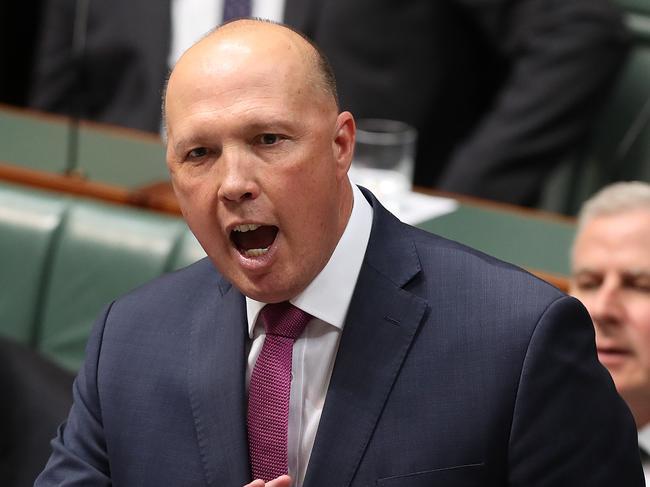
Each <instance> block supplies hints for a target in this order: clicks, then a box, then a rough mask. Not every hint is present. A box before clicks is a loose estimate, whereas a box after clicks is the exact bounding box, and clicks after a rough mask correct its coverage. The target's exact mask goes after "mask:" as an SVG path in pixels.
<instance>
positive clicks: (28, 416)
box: [0, 339, 73, 487]
mask: <svg viewBox="0 0 650 487" xmlns="http://www.w3.org/2000/svg"><path fill="white" fill-rule="evenodd" d="M72 379H73V376H72V374H70V373H69V372H67V371H65V370H63V369H61V368H59V367H58V366H57V365H55V364H54V363H52V362H50V361H48V360H46V359H45V358H43V357H41V356H40V355H38V354H37V353H35V352H34V351H33V350H30V349H28V348H26V347H24V346H23V345H19V344H17V343H13V342H11V341H9V340H5V339H0V390H2V394H1V396H0V418H2V419H1V422H0V485H2V486H3V487H28V486H32V485H34V480H35V479H36V477H37V476H38V474H39V473H40V472H41V470H43V467H44V466H45V463H46V462H47V458H48V457H49V455H50V452H51V450H50V440H51V439H52V438H53V437H54V436H55V432H56V427H57V426H58V425H59V424H60V423H61V422H63V420H64V419H65V417H66V415H67V414H68V411H69V409H70V405H71V404H72Z"/></svg>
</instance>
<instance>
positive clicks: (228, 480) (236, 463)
mask: <svg viewBox="0 0 650 487" xmlns="http://www.w3.org/2000/svg"><path fill="white" fill-rule="evenodd" d="M209 289H210V290H211V294H212V295H211V296H208V297H206V299H204V300H203V301H202V302H201V303H200V305H198V306H195V307H194V308H195V309H197V311H196V312H195V313H194V315H193V320H192V337H191V344H190V366H189V392H190V401H191V405H192V412H193V415H194V424H195V429H196V435H197V440H198V445H199V449H200V451H201V457H202V461H203V466H204V470H205V476H206V480H207V482H208V484H209V485H212V486H215V487H217V486H221V485H244V484H245V483H247V482H249V481H250V480H249V479H250V467H249V464H248V443H247V440H246V429H245V424H246V422H245V411H246V396H245V371H246V368H245V357H246V350H245V337H246V318H245V316H246V313H245V304H244V299H243V296H242V295H241V294H240V293H239V292H238V291H237V290H236V289H235V288H234V287H232V286H230V285H229V284H227V283H225V281H224V282H222V284H221V292H222V296H219V295H218V292H216V289H215V288H214V287H213V286H209Z"/></svg>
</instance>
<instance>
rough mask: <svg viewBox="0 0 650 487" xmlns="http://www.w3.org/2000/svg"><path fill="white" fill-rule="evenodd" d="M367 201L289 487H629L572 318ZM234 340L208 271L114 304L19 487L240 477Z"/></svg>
mask: <svg viewBox="0 0 650 487" xmlns="http://www.w3.org/2000/svg"><path fill="white" fill-rule="evenodd" d="M371 204H372V205H373V207H374V222H373V227H372V232H371V236H370V242H369V245H368V249H367V252H366V255H365V258H364V261H363V265H362V268H361V272H360V275H359V280H358V283H357V286H356V289H355V291H354V295H353V298H352V301H351V304H350V309H349V312H348V314H347V317H346V320H345V328H344V330H343V332H342V337H341V341H340V347H339V350H338V354H337V358H336V362H335V365H334V370H333V374H332V378H331V382H330V385H329V389H328V392H327V397H326V401H325V405H324V409H323V413H322V416H321V420H320V424H319V428H318V433H317V435H316V439H315V443H314V447H313V451H312V454H311V458H310V462H309V466H308V469H307V473H306V478H305V483H304V485H305V487H321V486H322V487H332V486H374V485H379V486H384V487H389V486H400V487H402V486H431V485H436V486H447V487H449V486H470V485H472V486H474V485H476V486H482V487H496V486H503V487H505V486H506V485H508V486H522V487H523V486H526V487H541V486H545V487H546V486H547V487H551V486H553V487H561V486H566V487H576V486H583V485H584V486H590V487H612V486H615V485H616V486H626V487H634V486H641V485H643V474H642V471H641V467H640V462H639V454H638V449H637V438H636V430H635V426H634V422H633V420H632V417H631V415H630V413H629V411H628V410H627V408H626V406H625V404H624V403H623V401H622V400H621V398H620V397H619V396H618V395H617V394H616V391H615V388H614V385H613V383H612V380H611V378H610V377H609V375H608V373H607V372H606V370H605V369H604V368H603V367H602V366H601V365H600V364H599V363H598V360H597V357H596V351H595V345H594V331H593V326H592V325H591V322H590V320H589V317H588V315H587V313H586V311H585V310H584V308H583V307H582V306H581V305H580V304H579V303H578V302H577V301H576V300H575V299H573V298H570V297H567V296H566V295H564V294H562V293H561V292H559V291H558V290H557V289H555V288H553V287H552V286H550V285H549V284H547V283H545V282H543V281H540V280H539V279H537V278H535V277H533V276H531V275H529V274H528V273H526V272H524V271H522V270H520V269H517V268H514V267H513V266H511V265H508V264H505V263H502V262H499V261H497V260H495V259H493V258H491V257H488V256H485V255H483V254H481V253H479V252H476V251H474V250H471V249H468V248H466V247H463V246H461V245H459V244H457V243H454V242H450V241H447V240H444V239H442V238H439V237H436V236H434V235H432V234H429V233H426V232H423V231H420V230H417V229H415V228H413V227H409V226H406V225H404V224H402V223H400V222H399V221H398V220H396V219H395V218H394V217H393V216H392V215H390V214H388V213H387V212H386V211H385V210H384V209H383V208H381V207H380V206H379V204H378V203H377V202H376V201H375V200H374V198H371ZM246 345H247V326H246V310H245V300H244V297H243V296H242V294H241V293H240V292H239V291H238V290H237V289H236V288H234V287H233V286H232V285H231V284H230V283H228V282H227V281H226V280H225V279H224V278H223V277H222V276H221V275H219V273H218V272H217V271H216V270H215V269H214V267H213V266H212V264H211V263H210V262H209V261H208V260H202V261H199V262H198V263H197V264H194V265H192V266H190V267H189V268H187V269H185V270H182V271H180V272H177V273H175V274H173V275H168V276H166V277H163V278H161V279H158V280H156V281H154V282H153V283H150V284H148V285H145V286H144V287H142V288H140V289H138V290H136V291H135V292H133V293H131V294H129V295H127V296H125V297H123V298H121V299H118V300H117V301H116V302H114V303H113V304H112V305H111V306H110V307H109V308H108V309H107V310H106V311H105V312H104V313H103V314H102V316H101V317H100V318H99V319H98V321H97V322H96V325H95V327H94V331H93V333H92V337H91V338H90V341H89V346H88V352H87V357H86V362H85V365H84V367H83V369H82V371H81V373H80V375H79V377H78V378H77V380H76V383H75V387H74V396H75V404H74V406H73V408H72V412H71V414H70V418H69V421H68V423H67V426H66V427H65V429H64V430H63V431H62V433H61V436H59V438H58V439H57V440H56V441H55V447H54V454H53V456H52V458H51V459H50V461H49V464H48V467H47V469H46V471H45V472H44V474H43V475H42V477H40V481H38V482H37V484H36V485H37V486H38V487H44V486H55V485H56V486H73V485H74V486H77V485H78V486H82V485H84V486H86V485H92V486H94V487H98V486H107V485H111V482H113V484H114V485H126V486H135V485H137V486H156V487H158V486H161V485H170V486H172V485H173V486H176V485H178V486H180V485H182V486H206V485H209V486H214V487H217V486H219V487H221V486H229V487H232V486H240V485H243V484H245V483H247V482H248V481H250V467H249V461H248V449H247V440H246V426H245V425H246V421H245V416H246V402H247V400H246V397H247V396H246V392H245V371H246Z"/></svg>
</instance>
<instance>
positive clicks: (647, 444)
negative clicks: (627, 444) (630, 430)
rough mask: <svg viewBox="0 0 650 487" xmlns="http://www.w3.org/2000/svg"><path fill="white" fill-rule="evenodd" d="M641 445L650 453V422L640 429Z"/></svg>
mask: <svg viewBox="0 0 650 487" xmlns="http://www.w3.org/2000/svg"><path fill="white" fill-rule="evenodd" d="M638 433H639V446H640V447H641V448H643V450H644V451H646V452H648V453H650V424H649V425H646V426H644V427H643V428H641V429H640V430H639V431H638Z"/></svg>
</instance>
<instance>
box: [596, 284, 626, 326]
mask: <svg viewBox="0 0 650 487" xmlns="http://www.w3.org/2000/svg"><path fill="white" fill-rule="evenodd" d="M622 309H623V307H622V303H621V289H620V285H619V284H618V283H617V282H615V280H614V279H610V280H605V281H604V282H603V284H602V285H601V287H600V289H599V290H598V292H597V293H596V295H595V296H594V299H593V300H592V303H591V309H590V310H589V312H590V313H591V316H592V318H593V320H594V321H595V322H597V324H599V325H601V326H605V325H614V324H618V323H621V321H622V320H621V313H622Z"/></svg>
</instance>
